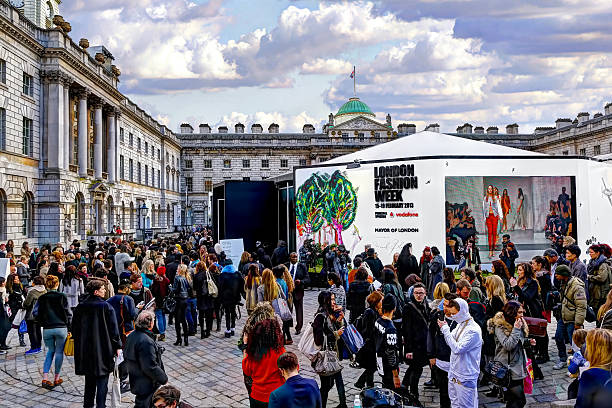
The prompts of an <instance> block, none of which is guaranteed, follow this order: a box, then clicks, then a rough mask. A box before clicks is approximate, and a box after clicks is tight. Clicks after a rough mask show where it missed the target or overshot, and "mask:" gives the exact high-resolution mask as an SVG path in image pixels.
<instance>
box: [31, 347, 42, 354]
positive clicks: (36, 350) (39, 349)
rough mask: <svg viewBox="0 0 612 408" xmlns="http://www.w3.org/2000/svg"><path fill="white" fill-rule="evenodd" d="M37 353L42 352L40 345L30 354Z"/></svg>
mask: <svg viewBox="0 0 612 408" xmlns="http://www.w3.org/2000/svg"><path fill="white" fill-rule="evenodd" d="M38 353H42V349H41V348H40V347H39V348H37V349H35V350H34V352H33V353H32V354H38Z"/></svg>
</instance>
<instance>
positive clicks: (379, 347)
mask: <svg viewBox="0 0 612 408" xmlns="http://www.w3.org/2000/svg"><path fill="white" fill-rule="evenodd" d="M395 308H396V302H395V296H394V295H393V294H391V293H387V295H385V298H384V299H383V301H382V315H381V316H380V317H379V318H378V320H377V321H376V324H375V326H374V327H375V329H376V334H375V336H374V339H375V344H376V360H377V366H378V374H380V375H381V376H382V382H383V386H384V387H385V388H388V389H390V390H394V389H397V388H400V387H401V385H402V384H401V381H400V377H399V363H400V356H399V347H398V341H397V340H398V339H397V338H398V333H397V329H396V328H395V325H394V324H393V313H394V312H395Z"/></svg>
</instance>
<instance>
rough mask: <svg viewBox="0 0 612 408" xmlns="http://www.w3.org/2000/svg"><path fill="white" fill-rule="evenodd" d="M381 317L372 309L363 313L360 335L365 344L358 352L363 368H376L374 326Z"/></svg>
mask: <svg viewBox="0 0 612 408" xmlns="http://www.w3.org/2000/svg"><path fill="white" fill-rule="evenodd" d="M379 317H380V315H379V314H378V312H377V311H376V310H375V309H373V308H371V307H368V308H367V309H366V310H365V312H363V318H362V319H363V320H362V322H361V325H360V326H361V327H360V330H361V331H360V334H361V337H363V342H364V343H363V347H361V348H360V349H359V351H358V352H357V362H358V363H359V365H360V366H361V368H371V369H374V368H376V328H375V327H374V325H375V324H376V321H377V320H378V318H379Z"/></svg>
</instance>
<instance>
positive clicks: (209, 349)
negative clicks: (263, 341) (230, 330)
mask: <svg viewBox="0 0 612 408" xmlns="http://www.w3.org/2000/svg"><path fill="white" fill-rule="evenodd" d="M317 294H318V291H317V290H309V291H307V292H306V296H305V299H304V300H305V302H304V307H305V310H304V316H305V320H306V322H308V321H309V320H310V318H311V317H312V316H313V315H314V311H315V309H316V298H317ZM244 315H246V313H243V316H242V319H241V320H240V321H239V322H238V323H237V326H238V327H237V333H240V332H241V328H242V326H243V324H244V320H245V316H244ZM555 326H556V325H555V324H554V323H553V324H551V325H549V334H550V336H551V342H550V355H551V358H553V360H554V357H555V356H556V355H557V352H556V347H555V343H554V341H553V340H552V337H553V335H554V327H555ZM292 333H293V329H292ZM166 335H167V337H166V339H167V340H166V342H165V343H162V344H163V346H164V347H165V349H166V350H165V352H164V355H163V360H164V365H165V368H166V373H167V374H168V377H169V382H170V383H171V384H173V385H175V386H178V387H179V388H180V389H181V392H182V394H183V397H184V399H185V400H186V401H187V402H189V403H191V404H192V405H193V406H194V407H248V395H247V393H246V389H245V387H244V384H243V376H242V368H241V358H242V354H241V352H240V351H239V350H238V348H237V347H236V342H237V337H238V336H236V337H232V338H230V339H226V338H224V337H223V329H222V330H221V331H220V332H213V334H212V336H211V337H210V338H208V339H206V340H200V338H199V336H198V337H190V342H189V346H188V347H184V346H182V347H176V346H173V345H172V343H173V342H174V341H175V336H174V328H169V330H168V331H167V333H166ZM26 339H27V336H26ZM298 340H299V336H294V342H295V344H294V345H291V346H287V349H288V350H292V351H294V352H296V354H298V356H299V357H300V366H301V367H302V375H305V376H308V377H310V378H317V380H318V377H316V375H315V374H314V372H313V371H312V369H311V368H310V365H309V363H308V361H307V359H306V358H305V357H303V356H302V355H301V354H300V353H299V352H298V351H297V343H298ZM26 342H27V340H26ZM18 344H19V342H18V339H17V336H16V332H15V330H12V331H11V334H10V336H9V345H10V346H12V347H13V348H12V349H11V350H10V351H9V353H8V354H5V355H0V395H2V399H1V401H2V402H1V403H0V406H2V407H11V408H17V407H58V408H59V407H80V406H82V403H83V397H82V396H83V389H84V377H78V376H75V375H74V364H73V363H74V360H73V358H72V357H65V358H64V366H63V369H62V378H63V379H64V383H63V384H62V385H61V386H59V387H56V388H55V389H54V390H52V391H49V390H46V389H43V388H41V387H40V382H41V379H42V365H43V361H44V357H45V354H44V350H43V353H40V354H38V355H34V356H27V357H26V356H24V354H23V352H24V351H25V350H26V349H27V348H24V347H19V346H18ZM553 364H554V361H551V362H550V363H547V364H545V365H543V367H542V370H543V371H544V376H545V379H544V380H543V381H537V382H536V384H535V389H534V393H533V395H530V396H528V397H527V406H529V407H549V406H550V405H551V404H550V402H551V401H555V400H563V399H566V398H567V397H566V396H567V387H568V385H569V383H570V379H569V378H568V377H567V375H566V370H559V371H555V370H553V369H552V365H553ZM344 367H345V368H344V370H343V372H342V374H343V377H344V382H345V386H346V394H347V402H348V404H349V406H352V402H353V399H354V398H355V395H356V394H357V393H358V390H357V389H356V388H355V386H354V385H353V384H354V383H355V381H356V379H357V377H358V376H359V374H360V370H358V369H354V368H351V367H349V365H348V363H345V364H344ZM403 371H404V369H403V368H402V373H401V375H402V377H403ZM111 378H112V377H111ZM428 379H429V369H428V368H425V371H424V372H423V377H422V379H421V384H422V383H423V382H425V381H427V380H428ZM420 389H421V398H420V399H421V402H423V403H424V404H425V406H427V407H437V406H439V396H438V395H437V392H434V391H432V390H426V389H424V388H423V387H421V388H420ZM487 389H488V387H483V388H481V392H480V395H479V397H480V406H483V407H485V406H486V407H503V406H504V404H502V403H500V402H498V401H496V400H495V399H491V398H487V397H485V396H484V393H483V392H482V391H486V390H487ZM122 401H123V402H124V404H123V405H124V406H132V403H133V396H132V395H131V394H130V393H127V394H123V399H122ZM337 404H338V396H337V394H336V390H335V387H334V388H333V389H332V390H331V391H330V394H329V401H328V406H329V407H334V406H336V405H337ZM108 406H109V407H110V401H109V403H108Z"/></svg>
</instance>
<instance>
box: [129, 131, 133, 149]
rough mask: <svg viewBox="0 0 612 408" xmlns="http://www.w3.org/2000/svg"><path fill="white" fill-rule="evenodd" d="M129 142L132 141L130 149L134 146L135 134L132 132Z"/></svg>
mask: <svg viewBox="0 0 612 408" xmlns="http://www.w3.org/2000/svg"><path fill="white" fill-rule="evenodd" d="M129 141H130V143H129V144H130V147H133V146H134V134H133V133H131V132H130V136H129Z"/></svg>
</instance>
